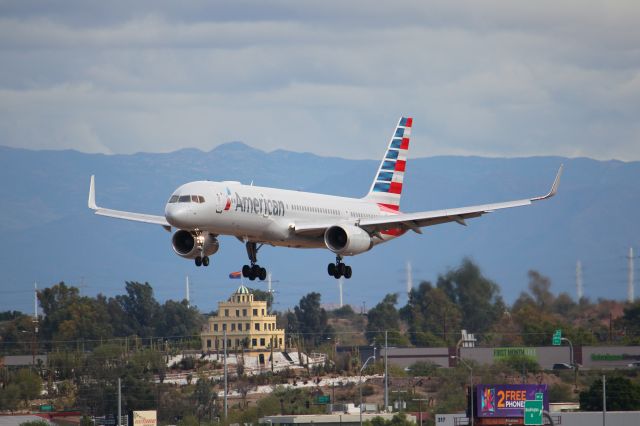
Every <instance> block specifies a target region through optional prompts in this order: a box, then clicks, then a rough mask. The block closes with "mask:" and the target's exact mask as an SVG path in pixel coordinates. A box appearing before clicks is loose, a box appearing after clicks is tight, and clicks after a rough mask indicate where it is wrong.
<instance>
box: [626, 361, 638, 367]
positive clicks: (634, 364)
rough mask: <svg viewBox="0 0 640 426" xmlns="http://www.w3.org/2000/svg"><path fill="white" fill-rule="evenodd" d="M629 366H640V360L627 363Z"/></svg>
mask: <svg viewBox="0 0 640 426" xmlns="http://www.w3.org/2000/svg"><path fill="white" fill-rule="evenodd" d="M627 367H631V368H640V361H635V362H631V363H629V364H627Z"/></svg>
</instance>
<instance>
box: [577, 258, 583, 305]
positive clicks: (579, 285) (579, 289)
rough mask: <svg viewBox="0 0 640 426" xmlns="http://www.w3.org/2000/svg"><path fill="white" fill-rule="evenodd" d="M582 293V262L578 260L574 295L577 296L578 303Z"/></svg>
mask: <svg viewBox="0 0 640 426" xmlns="http://www.w3.org/2000/svg"><path fill="white" fill-rule="evenodd" d="M582 295H583V291H582V262H580V261H579V260H578V261H577V262H576V296H577V297H578V300H577V301H578V303H580V300H581V299H582Z"/></svg>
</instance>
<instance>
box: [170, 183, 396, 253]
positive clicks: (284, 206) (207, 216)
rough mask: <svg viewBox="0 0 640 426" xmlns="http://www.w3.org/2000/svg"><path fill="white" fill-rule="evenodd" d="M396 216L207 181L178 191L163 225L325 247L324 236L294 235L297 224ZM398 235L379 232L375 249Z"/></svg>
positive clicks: (361, 203)
mask: <svg viewBox="0 0 640 426" xmlns="http://www.w3.org/2000/svg"><path fill="white" fill-rule="evenodd" d="M187 196H189V197H187ZM194 196H195V197H194ZM181 200H182V201H181ZM187 200H188V201H187ZM395 213H396V212H392V211H389V210H388V209H385V208H384V207H380V206H379V205H378V204H376V203H372V202H370V201H365V200H362V199H357V198H347V197H337V196H332V195H323V194H316V193H310V192H300V191H291V190H284V189H276V188H266V187H259V186H250V185H242V184H241V183H239V182H211V181H196V182H190V183H187V184H185V185H182V186H180V187H179V188H178V189H177V190H176V191H174V193H173V195H172V197H171V199H170V200H169V202H168V203H167V204H166V206H165V217H166V219H167V222H169V223H170V224H171V225H172V226H174V227H176V228H179V229H184V230H189V231H195V230H198V231H204V232H209V233H211V234H215V235H232V236H235V237H238V238H239V239H242V240H246V241H255V242H261V243H267V244H271V245H274V246H283V247H297V248H326V246H325V243H324V238H323V233H313V232H310V233H306V234H296V233H295V232H294V224H296V223H297V224H300V223H317V224H329V225H337V224H357V223H358V221H359V220H360V219H364V218H374V217H380V216H387V215H390V214H395ZM399 233H400V232H398V233H396V232H390V233H383V235H381V238H374V244H377V243H381V242H384V241H386V240H389V239H391V238H393V237H395V236H397V235H396V234H399Z"/></svg>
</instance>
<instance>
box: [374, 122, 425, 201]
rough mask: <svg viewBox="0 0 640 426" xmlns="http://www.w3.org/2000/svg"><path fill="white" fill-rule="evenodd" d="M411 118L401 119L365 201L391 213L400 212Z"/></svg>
mask: <svg viewBox="0 0 640 426" xmlns="http://www.w3.org/2000/svg"><path fill="white" fill-rule="evenodd" d="M412 124H413V119H412V118H411V117H401V118H400V121H398V125H397V126H396V130H395V132H394V133H393V136H392V137H391V141H389V147H388V148H387V152H386V153H385V156H384V158H383V159H382V162H381V163H380V167H378V173H377V174H376V177H375V179H374V180H373V183H372V184H371V189H370V190H369V193H368V194H367V195H366V196H365V197H364V199H365V200H368V201H373V202H375V203H377V204H378V205H380V207H382V208H387V209H389V210H392V211H398V210H400V196H401V195H402V181H403V179H404V171H405V168H406V165H407V154H408V153H409V137H410V136H411V125H412Z"/></svg>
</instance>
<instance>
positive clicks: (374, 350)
mask: <svg viewBox="0 0 640 426" xmlns="http://www.w3.org/2000/svg"><path fill="white" fill-rule="evenodd" d="M371 360H374V361H375V360H376V348H373V356H370V357H369V358H367V360H366V361H365V362H364V364H363V365H362V368H360V380H359V381H358V388H360V426H362V371H364V369H365V368H366V366H367V364H368V363H369V361H371Z"/></svg>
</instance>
